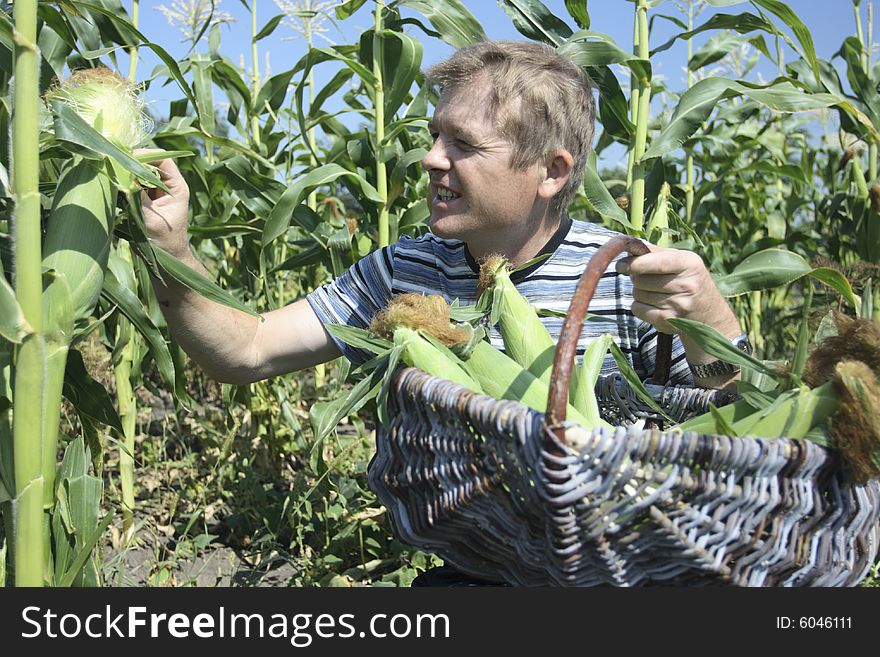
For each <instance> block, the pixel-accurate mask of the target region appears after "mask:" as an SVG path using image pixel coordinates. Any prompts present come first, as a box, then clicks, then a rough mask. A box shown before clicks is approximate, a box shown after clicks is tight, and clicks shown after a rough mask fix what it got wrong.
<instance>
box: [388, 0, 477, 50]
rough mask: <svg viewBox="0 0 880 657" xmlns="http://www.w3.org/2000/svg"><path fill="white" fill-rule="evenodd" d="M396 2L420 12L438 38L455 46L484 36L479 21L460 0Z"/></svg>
mask: <svg viewBox="0 0 880 657" xmlns="http://www.w3.org/2000/svg"><path fill="white" fill-rule="evenodd" d="M397 4H398V6H400V7H408V8H409V9H414V10H415V11H417V12H419V13H420V14H422V16H424V17H425V18H427V19H428V20H429V21H430V23H431V25H432V26H433V27H434V29H435V30H437V32H438V33H439V35H440V38H441V39H443V41H445V42H446V43H448V44H449V45H451V46H454V47H455V48H464V47H465V46H469V45H471V44H472V43H477V42H479V41H482V40H484V39H485V38H486V34H485V32H484V31H483V26H482V25H480V21H478V20H477V19H476V17H475V16H474V15H473V14H472V13H471V12H470V11H468V9H467V7H465V5H464V3H463V2H461V0H400V1H399V2H398V3H397Z"/></svg>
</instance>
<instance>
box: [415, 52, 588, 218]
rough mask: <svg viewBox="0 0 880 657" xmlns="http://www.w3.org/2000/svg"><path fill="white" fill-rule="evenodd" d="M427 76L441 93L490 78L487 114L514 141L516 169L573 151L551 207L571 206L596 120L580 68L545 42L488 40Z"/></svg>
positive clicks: (443, 63) (432, 67) (514, 164)
mask: <svg viewBox="0 0 880 657" xmlns="http://www.w3.org/2000/svg"><path fill="white" fill-rule="evenodd" d="M426 77H427V82H428V84H431V85H433V86H436V87H438V88H439V90H440V93H441V94H442V93H443V92H447V93H448V92H454V91H456V90H458V89H460V88H462V87H464V86H466V85H467V84H469V83H470V82H473V81H474V80H476V79H478V78H479V79H481V80H486V81H488V87H489V96H488V107H487V112H488V114H489V116H490V117H493V118H494V123H495V127H496V129H497V130H498V132H499V134H501V135H502V136H503V137H504V138H506V139H507V140H508V141H510V142H511V144H513V156H512V162H511V165H512V166H513V167H514V168H515V169H525V168H527V167H529V166H531V165H532V164H534V163H536V162H540V161H546V160H547V158H548V157H549V156H550V155H551V154H552V153H553V152H554V151H556V150H558V149H560V148H562V149H565V150H567V151H568V152H569V153H571V156H572V158H573V159H574V165H573V167H572V171H571V176H570V178H569V179H568V181H567V182H566V184H565V186H564V187H563V188H562V189H561V190H560V191H559V192H558V193H557V194H556V196H555V197H554V198H553V201H552V202H551V205H550V208H551V211H553V212H554V213H556V214H561V213H562V212H564V211H565V210H566V208H568V205H569V204H570V203H571V201H572V199H573V198H574V196H575V193H576V192H577V190H578V188H579V187H580V185H581V182H582V181H583V176H584V165H585V164H586V160H587V156H588V155H589V153H590V148H592V142H593V125H594V122H595V108H594V103H593V92H592V85H591V84H590V78H589V77H588V76H587V74H586V73H585V72H584V71H583V69H581V67H580V66H578V65H577V64H575V63H574V62H572V61H571V60H570V59H568V58H567V57H565V56H564V55H562V54H560V53H558V52H557V51H556V50H555V49H554V48H552V47H551V46H547V45H544V44H540V43H533V42H528V41H483V42H480V43H477V44H474V45H471V46H467V47H465V48H462V49H461V50H459V51H457V52H456V53H455V54H454V55H452V56H451V57H449V58H448V59H446V60H444V61H442V62H440V63H439V64H435V65H434V66H431V67H430V68H429V69H428V70H427V71H426Z"/></svg>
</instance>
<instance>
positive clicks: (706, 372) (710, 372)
mask: <svg viewBox="0 0 880 657" xmlns="http://www.w3.org/2000/svg"><path fill="white" fill-rule="evenodd" d="M730 343H731V344H732V345H733V346H734V347H736V348H737V349H739V350H740V351H742V352H743V353H745V354H748V355H749V356H751V355H752V343H751V342H749V336H748V335H746V334H745V333H743V334H742V335H738V336H736V337H735V338H734V339H733V340H731V341H730ZM688 365H689V366H690V368H691V372H693V374H694V378H697V379H708V378H711V377H715V376H730V375H731V374H735V373H736V372H739V369H740V368H739V365H734V364H733V363H727V362H725V361H723V360H715V361H712V362H711V363H706V364H705V365H694V364H693V363H688Z"/></svg>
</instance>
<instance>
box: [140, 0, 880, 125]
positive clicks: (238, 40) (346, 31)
mask: <svg viewBox="0 0 880 657" xmlns="http://www.w3.org/2000/svg"><path fill="white" fill-rule="evenodd" d="M463 1H464V4H465V6H467V8H468V9H469V10H470V11H471V12H472V13H473V14H474V15H475V16H476V17H477V19H478V20H479V21H480V22H481V23H482V25H483V28H484V29H485V31H486V33H487V35H488V36H489V37H490V38H496V39H516V38H521V37H520V35H519V33H518V32H517V31H516V30H515V29H514V27H513V24H512V23H511V21H510V19H509V18H508V16H507V15H506V14H505V12H504V10H503V9H502V8H501V7H499V6H498V4H497V2H495V0H463ZM257 2H258V4H257V11H258V24H259V26H260V27H262V25H264V24H265V23H266V21H268V20H269V19H270V18H272V17H273V16H275V15H277V14H278V13H280V10H279V9H278V7H277V5H276V4H275V2H274V1H273V0H257ZM544 2H545V4H546V5H547V6H548V8H549V9H551V10H552V11H553V12H554V13H555V14H556V15H557V16H559V17H561V18H563V19H564V20H566V22H568V23H569V25H571V26H572V27H573V28H575V24H574V22H573V20H572V19H571V18H569V17H568V12H567V11H566V10H565V5H564V0H544ZM680 2H682V3H683V2H684V0H680ZM125 4H127V3H125ZM163 4H164V5H165V6H171V4H172V0H165V1H164V2H141V6H140V7H141V8H140V29H141V31H142V32H144V34H145V35H146V36H147V37H148V38H149V39H151V40H152V41H154V42H156V43H158V44H159V45H161V46H162V47H163V48H165V49H166V50H168V51H169V52H170V53H171V54H172V55H174V56H175V57H178V58H182V57H184V56H185V54H186V50H187V45H185V44H183V43H181V34H180V33H179V32H178V31H177V30H176V29H175V28H173V27H171V26H169V24H168V22H167V20H166V18H165V17H164V16H163V14H162V13H161V12H160V11H158V10H157V7H158V6H159V5H163ZM244 4H245V3H243V2H241V1H240V0H222V1H220V2H218V3H217V6H218V9H220V10H222V11H225V12H228V13H229V14H231V15H232V16H233V17H234V18H235V19H236V22H234V23H230V24H227V25H223V26H222V27H221V35H222V47H221V52H222V53H224V54H225V55H227V56H228V57H229V58H230V59H232V61H233V62H235V63H236V64H237V63H239V62H240V61H241V58H242V56H243V57H244V60H243V61H244V63H245V66H246V67H247V68H248V69H250V67H251V54H250V53H251V47H250V30H251V17H250V13H249V11H248V10H247V9H246V8H245V7H244ZM247 4H249V2H248V3H247ZM788 4H789V6H790V7H791V8H792V9H794V10H795V11H796V12H797V13H798V15H799V17H800V18H801V20H802V21H803V22H804V23H805V25H806V26H807V27H808V28H809V29H810V31H811V33H812V35H813V39H814V42H815V48H816V52H817V55H818V56H819V57H820V58H822V59H828V60H830V59H831V58H832V56H833V55H834V53H835V52H836V51H837V50H838V49H839V48H840V45H841V43H842V41H843V40H844V39H845V38H846V37H847V36H850V35H853V34H855V19H854V13H853V6H852V0H789V3H788ZM861 4H862V7H861V16H862V26H863V29H864V30H866V29H867V16H866V15H867V11H866V9H867V4H868V0H862V3H861ZM875 5H876V9H877V10H878V11H877V13H878V14H880V0H876V2H875ZM373 6H374V3H373V2H372V1H368V2H367V3H366V4H365V5H364V7H362V8H361V9H360V10H359V11H358V12H357V13H356V14H355V15H354V16H352V17H351V18H349V19H347V20H345V21H343V22H341V23H340V24H339V27H341V28H342V32H340V31H339V30H338V29H337V28H336V27H334V26H332V25H328V28H329V31H328V32H327V36H328V37H329V38H330V39H332V40H333V41H334V42H336V43H353V42H354V41H355V40H356V39H357V37H358V35H359V34H360V32H361V31H362V30H364V29H367V28H369V27H370V26H371V25H372V17H371V11H372V8H373ZM587 6H588V8H589V12H590V17H591V21H592V25H591V29H592V30H595V31H599V32H605V33H607V34H609V35H611V36H612V37H613V38H614V39H615V41H616V42H617V43H618V45H620V46H621V47H623V48H625V49H629V48H630V47H631V44H632V20H633V18H632V17H633V4H632V3H631V2H629V1H627V0H588V2H587ZM407 11H408V10H405V15H406V12H407ZM718 11H723V12H726V13H734V14H735V13H740V12H743V11H750V12H752V13H756V10H755V8H754V7H752V6H751V5H750V4H749V3H748V2H744V3H742V4H740V5H734V6H731V7H727V8H724V9H721V10H719V9H714V8H711V7H707V8H705V9H704V10H703V12H702V13H701V14H700V15H699V17H698V18H697V19H696V20H695V24H696V25H699V24H701V23H702V22H703V21H705V20H706V19H707V18H708V17H709V16H710V15H711V14H712V13H714V12H718ZM651 13H655V14H669V15H674V16H676V17H679V18H683V15H682V14H681V13H680V12H679V10H678V9H677V8H676V3H675V2H674V1H673V0H665V1H664V2H662V3H661V4H660V5H659V6H657V7H656V8H654V9H652V10H651ZM410 15H415V14H412V13H411V12H410ZM654 26H655V29H654V31H652V34H651V43H652V46H656V45H658V44H660V43H663V42H665V41H666V40H667V38H669V37H670V36H672V35H673V34H675V33H677V32H679V31H680V30H679V28H678V27H676V26H674V25H673V24H672V23H671V22H668V21H663V20H658V21H656V22H655V24H654ZM410 33H411V34H413V35H419V36H421V32H420V31H417V30H415V29H412V30H410ZM708 34H709V35H711V34H712V33H711V32H710V33H708ZM873 34H874V37H873V40H874V42H875V43H876V42H880V15H878V16H876V17H875V19H874V25H873ZM291 37H297V34H296V33H295V32H294V31H293V30H292V29H291V28H290V27H287V26H286V25H284V24H282V25H280V26H279V27H278V28H277V29H276V30H275V32H274V33H273V34H272V35H271V36H270V37H268V38H266V39H263V40H261V41H260V42H259V49H260V71H261V73H262V74H263V75H265V73H266V68H265V67H266V57H267V54H268V61H269V67H270V71H269V72H270V73H272V74H277V73H280V72H282V71H284V70H286V69H289V68H290V67H291V66H292V65H293V64H294V63H295V62H296V61H297V60H298V59H299V58H300V57H301V56H302V55H303V54H304V52H305V42H304V40H303V39H302V38H293V39H292V38H291ZM706 38H708V36H707V35H700V36H699V37H697V38H696V39H695V46H694V47H695V49H696V48H697V47H699V45H701V44H702V43H703V42H705V40H706ZM422 42H423V45H424V59H423V66H428V65H430V64H432V63H434V62H436V61H438V60H440V59H442V58H443V57H445V56H447V55H449V54H450V53H451V52H452V47H451V46H448V45H447V44H445V43H443V42H441V41H439V40H437V39H433V38H427V37H424V38H422ZM768 42H769V43H770V47H771V48H772V47H773V45H772V42H771V41H770V40H769V38H768ZM317 43H318V44H321V45H325V44H326V42H324V41H322V40H321V39H317ZM206 49H207V43H203V44H200V46H199V47H198V50H202V51H204V50H206ZM686 56H687V51H686V46H685V45H684V43H683V42H678V43H677V44H676V46H674V47H672V48H670V49H669V50H667V51H666V52H664V53H662V54H660V55H659V56H658V57H656V58H655V59H653V60H652V61H653V63H654V73H655V75H662V76H664V77H665V78H666V79H667V81H668V84H669V86H670V88H672V89H674V90H682V89H683V88H684V85H685V81H684V78H685V74H684V72H683V70H682V69H683V67H684V65H685V63H686ZM792 59H793V55H791V54H788V56H787V57H786V60H787V61H791V60H792ZM875 59H876V55H875ZM123 60H124V58H123ZM156 63H157V60H156V58H155V57H154V56H153V55H152V53H150V52H149V51H147V52H144V53H143V54H142V62H141V65H140V69H139V77H140V78H141V79H143V78H144V77H145V76H147V75H148V74H149V71H151V70H152V68H153V67H154V66H155V64H156ZM329 67H330V65H328V64H325V65H322V66H319V67H318V69H317V75H318V79H317V82H318V84H319V85H320V83H321V80H322V78H323V79H329V76H330V75H331V74H332V71H331V70H330V68H329ZM123 70H126V69H125V68H124V67H123ZM756 72H759V73H761V74H762V75H763V76H764V78H765V79H771V78H772V77H774V76H775V75H776V70H775V67H774V66H773V65H772V64H770V63H769V62H766V61H765V62H762V64H761V66H760V67H759V68H758V69H756ZM325 76H326V77H325ZM621 81H622V82H625V80H624V79H623V77H622V74H621ZM180 96H181V94H180V92H179V90H178V89H176V88H175V87H174V86H173V85H168V86H166V87H161V88H160V87H157V86H154V87H153V88H152V89H150V91H149V92H148V98H149V100H150V101H151V104H152V106H153V109H154V112H155V113H156V114H158V115H161V114H165V113H166V112H167V103H168V102H169V101H170V100H173V99H177V98H180ZM329 108H330V107H329V106H328V109H329Z"/></svg>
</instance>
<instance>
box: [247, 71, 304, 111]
mask: <svg viewBox="0 0 880 657" xmlns="http://www.w3.org/2000/svg"><path fill="white" fill-rule="evenodd" d="M294 73H296V69H295V68H292V69H290V70H289V71H284V72H282V73H278V74H277V75H273V76H272V77H271V78H269V79H268V80H266V81H265V82H264V83H263V85H262V86H261V87H260V93H259V94H258V95H257V100H256V101H255V102H254V110H255V111H256V112H257V114H263V113H264V112H266V111H267V110H266V106H267V105H268V106H269V107H270V108H272V111H273V112H277V111H278V108H279V107H281V105H282V103H284V98H285V97H286V96H287V89H288V87H290V81H291V79H293V74H294Z"/></svg>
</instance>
